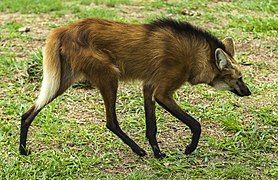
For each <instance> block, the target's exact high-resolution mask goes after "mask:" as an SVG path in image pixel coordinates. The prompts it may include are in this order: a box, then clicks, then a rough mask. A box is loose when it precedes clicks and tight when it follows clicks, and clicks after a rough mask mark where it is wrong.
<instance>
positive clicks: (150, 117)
mask: <svg viewBox="0 0 278 180" xmlns="http://www.w3.org/2000/svg"><path fill="white" fill-rule="evenodd" d="M143 93H144V108H145V116H146V137H147V138H148V140H149V143H150V145H151V147H152V150H153V153H154V156H155V157H156V158H164V157H165V156H166V155H165V153H162V152H161V151H160V149H159V146H158V143H157V140H156V133H157V127H156V117H155V101H154V100H153V99H152V96H153V88H152V86H150V85H144V87H143Z"/></svg>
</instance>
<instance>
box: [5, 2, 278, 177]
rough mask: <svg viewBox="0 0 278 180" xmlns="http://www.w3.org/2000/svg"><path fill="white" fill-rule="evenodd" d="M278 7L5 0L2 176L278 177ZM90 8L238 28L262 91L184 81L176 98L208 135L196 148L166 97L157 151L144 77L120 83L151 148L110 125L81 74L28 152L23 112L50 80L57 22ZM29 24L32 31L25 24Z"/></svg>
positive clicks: (127, 123)
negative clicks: (189, 147)
mask: <svg viewBox="0 0 278 180" xmlns="http://www.w3.org/2000/svg"><path fill="white" fill-rule="evenodd" d="M15 2H16V3H15ZM277 7H278V6H277V3H276V1H270V0H269V1H257V0H256V1H252V2H251V1H246V0H240V1H232V2H226V1H224V2H223V1H221V2H220V1H219V2H216V1H206V0H198V1H187V0H185V1H151V2H150V1H136V0H105V1H98V0H94V1H88V0H69V1H52V0H50V1H46V0H40V1H36V0H20V1H10V0H2V1H0V11H1V13H0V19H1V21H0V23H1V25H0V117H1V119H0V154H1V156H0V161H1V163H0V179H277V177H278V163H277V162H278V159H277V157H278V156H277V155H278V148H277V133H278V128H277V123H278V122H277V119H278V101H277V88H278V86H277V84H278V79H277V77H276V74H277V71H278V66H277V63H276V62H277V55H276V54H277V53H276V51H277V49H278V47H277V43H275V42H277V16H276V14H275V13H276V12H277ZM184 11H189V12H191V13H192V14H191V15H186V13H183V12H184ZM85 17H98V18H105V19H111V20H118V21H124V22H139V23H140V22H149V21H151V20H153V19H156V18H158V17H172V18H175V19H179V20H187V21H190V22H192V23H194V24H196V25H199V26H201V27H204V28H207V30H209V31H210V32H212V33H214V34H215V35H217V36H218V37H220V38H224V37H225V36H233V37H234V39H235V40H236V48H237V51H238V53H237V59H238V60H239V62H240V63H241V64H242V65H243V66H242V67H243V73H244V78H245V81H246V82H247V84H248V85H249V87H250V88H251V90H252V92H253V94H252V96H250V97H246V98H239V97H236V96H234V95H232V94H231V93H229V92H223V91H215V90H213V89H211V88H209V87H208V86H206V85H198V86H190V85H188V84H185V85H184V86H182V88H181V89H180V90H178V91H177V92H176V93H175V99H176V100H177V102H178V103H179V104H180V105H181V107H182V108H183V109H185V110H187V111H188V112H189V113H190V114H191V115H192V116H194V117H196V118H197V119H198V120H199V121H200V122H201V124H202V130H203V131H202V137H201V139H200V144H199V146H198V149H197V150H196V151H195V152H194V153H193V154H191V155H190V156H186V155H185V154H184V149H185V146H186V144H188V143H189V141H190V131H189V129H188V128H187V127H186V126H185V125H184V124H182V123H180V122H178V121H177V120H176V119H175V118H173V117H172V116H171V115H169V114H168V113H167V112H166V111H165V110H163V109H162V108H161V107H158V108H157V111H156V114H157V121H158V140H159V143H160V146H161V149H162V150H163V151H164V152H165V153H166V154H167V155H168V156H167V157H166V158H165V159H163V160H157V159H155V158H154V157H153V155H152V151H151V148H150V146H149V144H148V142H147V140H146V138H145V120H144V110H143V97H142V88H141V86H140V83H138V82H134V83H121V84H120V88H119V93H118V100H117V115H118V119H119V121H120V125H121V127H122V128H123V130H124V131H125V132H127V133H128V134H129V135H130V136H131V137H132V138H133V139H134V140H135V141H136V142H137V143H138V144H139V145H140V146H142V147H143V148H144V149H145V150H146V151H147V153H148V155H147V156H146V157H144V158H138V157H137V156H136V155H135V154H134V153H133V152H132V151H131V150H130V149H129V148H128V147H127V146H126V145H124V144H123V143H122V141H121V140H119V138H117V137H116V136H115V135H113V134H112V133H111V132H110V131H109V130H107V128H106V127H105V114H104V107H103V100H102V98H101V96H100V94H99V92H98V90H97V89H95V88H92V89H89V87H88V85H87V84H86V83H79V84H76V85H74V86H73V87H72V88H70V89H69V90H68V91H67V92H66V93H65V94H63V95H62V96H60V97H59V98H57V100H55V101H54V102H53V103H51V104H50V105H48V106H47V107H46V108H44V109H43V110H42V112H41V113H40V114H39V115H38V117H37V118H36V119H35V121H34V122H33V124H32V126H31V128H30V133H29V137H28V147H29V148H31V150H32V154H31V155H30V156H20V155H19V153H18V139H19V125H20V115H21V114H22V113H24V112H25V111H26V110H27V109H28V108H29V107H30V106H31V105H32V103H33V102H34V100H35V98H36V95H37V93H38V91H39V88H40V82H41V75H42V67H41V66H42V52H41V48H42V47H43V45H44V40H45V38H46V36H47V34H48V33H49V31H50V29H52V28H54V27H57V26H60V25H62V24H65V23H68V22H73V21H75V20H77V19H79V18H85ZM2 19H3V21H2ZM24 26H30V28H31V31H30V32H28V33H20V32H18V29H19V28H20V27H24Z"/></svg>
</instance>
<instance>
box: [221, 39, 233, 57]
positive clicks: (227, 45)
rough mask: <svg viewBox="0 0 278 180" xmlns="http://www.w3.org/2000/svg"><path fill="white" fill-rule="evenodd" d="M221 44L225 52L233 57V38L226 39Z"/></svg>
mask: <svg viewBox="0 0 278 180" xmlns="http://www.w3.org/2000/svg"><path fill="white" fill-rule="evenodd" d="M223 44H224V45H225V48H226V51H227V52H228V53H229V54H231V55H232V56H233V57H234V55H235V43H234V40H233V38H231V37H226V38H225V39H224V40H223Z"/></svg>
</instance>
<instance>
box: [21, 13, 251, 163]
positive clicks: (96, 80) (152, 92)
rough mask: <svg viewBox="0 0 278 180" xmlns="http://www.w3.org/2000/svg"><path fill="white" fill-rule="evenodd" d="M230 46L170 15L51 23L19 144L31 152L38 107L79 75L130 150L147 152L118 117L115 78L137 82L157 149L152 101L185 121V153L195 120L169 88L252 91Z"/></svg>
mask: <svg viewBox="0 0 278 180" xmlns="http://www.w3.org/2000/svg"><path fill="white" fill-rule="evenodd" d="M234 54H235V50H234V42H233V40H232V39H231V38H226V39H224V40H223V41H220V40H219V39H217V38H216V37H215V36H213V35H211V34H209V33H208V32H206V31H204V30H202V29H200V28H197V27H195V26H193V25H191V24H189V23H187V22H179V21H175V20H171V19H162V20H157V21H154V22H153V23H150V24H142V25H140V24H125V23H119V22H113V21H108V20H101V19H84V20H81V21H78V22H76V23H74V24H70V25H65V26H62V27H59V28H56V29H54V30H52V31H51V33H50V35H49V36H48V38H47V43H46V46H45V50H44V58H43V82H42V87H41V90H40V93H39V96H38V99H37V100H36V102H35V104H34V105H33V106H32V107H31V108H30V109H29V110H28V111H27V112H26V113H25V114H24V115H23V116H22V119H21V129H20V146H19V151H20V153H21V154H23V155H27V154H29V153H30V152H29V151H28V150H27V149H26V140H27V133H28V129H29V127H30V125H31V123H32V121H33V120H34V118H35V117H36V115H37V114H38V113H39V112H40V111H41V109H42V108H43V107H44V106H46V105H47V104H48V103H50V102H51V101H53V100H54V99H55V98H56V97H57V96H59V95H61V94H62V93H63V92H64V91H65V90H66V89H68V88H69V87H70V86H71V85H72V84H73V83H74V82H76V81H77V80H79V79H80V78H85V79H87V80H89V81H90V82H91V83H92V84H94V85H95V86H96V87H97V88H98V89H99V90H100V93H101V95H102V97H103V99H104V103H105V110H106V120H107V123H106V126H107V128H108V129H110V130H111V131H112V132H113V133H115V134H116V135H117V136H118V137H119V138H121V139H122V140H123V141H124V142H125V143H126V144H127V145H128V146H129V147H130V148H131V149H132V150H133V151H134V152H135V153H136V154H138V155H139V156H144V155H146V152H145V151H144V150H143V149H142V148H140V147H139V146H138V145H137V144H136V143H135V142H134V141H133V140H132V139H130V138H129V137H128V136H127V135H126V134H125V133H124V132H123V131H122V130H121V128H120V126H119V123H118V121H117V117H116V112H115V105H116V94H117V88H118V81H119V80H141V81H142V82H143V95H144V108H145V116H146V137H147V139H148V140H149V143H150V145H151V147H152V150H153V152H154V155H155V157H156V158H162V157H164V156H165V154H164V153H163V152H161V151H160V149H159V146H158V143H157V139H156V133H157V127H156V117H155V102H157V103H158V104H159V105H161V106H162V107H163V108H165V109H166V110H167V111H168V112H170V113H171V114H172V115H173V116H174V117H176V118H177V119H179V120H180V121H182V122H183V123H185V124H186V125H187V126H189V128H190V130H191V132H192V139H191V142H190V144H189V145H187V147H186V150H185V153H186V154H190V153H191V152H193V151H194V150H195V149H196V147H197V145H198V141H199V138H200V134H201V125H200V123H199V122H198V121H197V120H195V119H194V118H193V117H191V116H190V115H189V114H187V113H186V112H184V111H183V110H182V109H181V108H180V107H179V106H178V105H177V103H176V102H175V100H174V99H173V97H172V94H173V92H174V91H175V90H176V89H178V88H179V87H180V86H181V85H182V84H183V83H184V82H189V83H191V84H192V85H195V84H200V83H205V84H208V85H210V86H213V87H215V88H218V89H226V90H229V91H231V92H233V93H235V94H237V95H239V96H248V95H250V94H251V92H250V91H249V89H248V87H247V86H246V85H245V83H244V82H243V80H242V74H241V71H240V69H239V65H238V64H237V63H236V61H235V60H234V58H233V57H234Z"/></svg>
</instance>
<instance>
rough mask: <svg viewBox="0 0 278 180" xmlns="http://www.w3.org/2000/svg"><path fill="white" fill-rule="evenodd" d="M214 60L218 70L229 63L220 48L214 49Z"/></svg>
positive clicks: (226, 66)
mask: <svg viewBox="0 0 278 180" xmlns="http://www.w3.org/2000/svg"><path fill="white" fill-rule="evenodd" d="M215 60H216V66H217V68H218V69H219V70H220V71H222V70H223V69H225V68H228V67H229V66H230V65H231V62H230V61H229V59H228V57H227V56H226V54H225V52H224V51H223V50H222V49H220V48H217V49H216V50H215Z"/></svg>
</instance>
